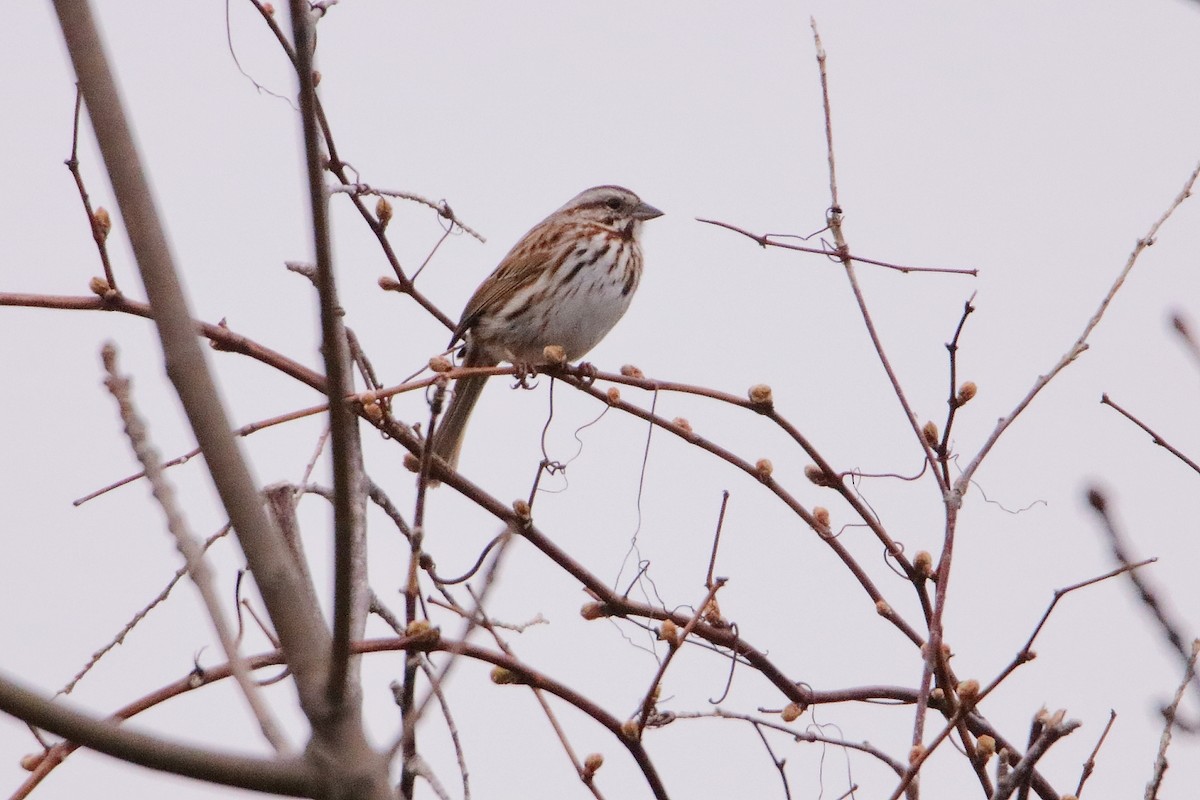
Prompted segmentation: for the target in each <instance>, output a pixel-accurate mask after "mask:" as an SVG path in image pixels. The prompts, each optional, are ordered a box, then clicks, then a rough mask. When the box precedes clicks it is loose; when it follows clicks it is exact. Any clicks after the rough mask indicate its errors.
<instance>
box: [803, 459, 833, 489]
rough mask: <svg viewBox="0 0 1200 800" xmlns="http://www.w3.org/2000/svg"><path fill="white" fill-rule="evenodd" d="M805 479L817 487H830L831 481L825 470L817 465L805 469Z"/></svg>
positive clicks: (810, 465)
mask: <svg viewBox="0 0 1200 800" xmlns="http://www.w3.org/2000/svg"><path fill="white" fill-rule="evenodd" d="M804 477H806V478H808V479H809V481H811V482H812V483H814V484H816V485H817V486H829V479H828V478H827V477H826V475H825V470H823V469H821V468H820V467H818V466H817V465H816V464H809V465H808V466H807V467H805V468H804Z"/></svg>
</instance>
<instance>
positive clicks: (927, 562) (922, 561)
mask: <svg viewBox="0 0 1200 800" xmlns="http://www.w3.org/2000/svg"><path fill="white" fill-rule="evenodd" d="M913 569H915V570H916V571H917V574H918V575H920V576H921V577H922V578H932V577H933V556H931V555H930V554H929V551H928V550H920V551H918V552H917V556H916V558H914V559H913Z"/></svg>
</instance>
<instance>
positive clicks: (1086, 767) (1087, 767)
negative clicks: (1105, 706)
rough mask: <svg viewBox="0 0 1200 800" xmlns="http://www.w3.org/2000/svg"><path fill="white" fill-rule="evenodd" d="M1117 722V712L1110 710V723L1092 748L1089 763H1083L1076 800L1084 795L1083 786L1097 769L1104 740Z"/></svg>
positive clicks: (1076, 789)
mask: <svg viewBox="0 0 1200 800" xmlns="http://www.w3.org/2000/svg"><path fill="white" fill-rule="evenodd" d="M1116 721H1117V712H1116V711H1114V710H1112V709H1109V711H1108V722H1107V723H1106V724H1105V725H1104V730H1103V731H1101V732H1100V738H1099V739H1097V740H1096V746H1095V747H1093V748H1092V752H1091V753H1089V754H1088V757H1087V761H1085V762H1083V772H1082V773H1080V775H1079V784H1078V785H1077V786H1076V787H1075V798H1076V800H1078V799H1079V797H1080V796H1081V795H1082V794H1083V785H1084V784H1085V783H1087V779H1088V778H1090V777H1091V776H1092V772H1093V771H1095V769H1096V756H1097V755H1099V753H1100V748H1101V747H1103V746H1104V740H1105V739H1107V738H1108V732H1109V731H1111V730H1112V727H1113V723H1114V722H1116Z"/></svg>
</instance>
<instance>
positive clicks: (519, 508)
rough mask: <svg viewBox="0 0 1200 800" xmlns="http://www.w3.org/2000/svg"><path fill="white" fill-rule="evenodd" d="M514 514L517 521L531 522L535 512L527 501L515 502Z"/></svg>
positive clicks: (513, 506) (513, 505)
mask: <svg viewBox="0 0 1200 800" xmlns="http://www.w3.org/2000/svg"><path fill="white" fill-rule="evenodd" d="M512 510H513V513H514V514H516V515H517V519H519V520H521V521H522V522H529V520H530V519H531V515H532V513H533V510H532V509H531V508H530V507H529V503H528V502H526V501H525V500H513V504H512Z"/></svg>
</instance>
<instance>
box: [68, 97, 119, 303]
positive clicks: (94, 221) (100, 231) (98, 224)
mask: <svg viewBox="0 0 1200 800" xmlns="http://www.w3.org/2000/svg"><path fill="white" fill-rule="evenodd" d="M82 106H83V92H82V90H80V88H79V84H76V85H75V121H74V124H73V125H72V126H71V155H70V157H69V158H68V159H67V160H66V162H65V163H66V165H67V169H68V170H70V172H71V177H72V178H74V179H75V188H76V189H77V190H78V191H79V199H80V200H81V201H83V211H84V213H85V214H87V218H88V228H89V229H90V230H91V232H92V241H94V242H95V243H96V250H97V251H99V253H100V263H101V265H103V267H104V280H105V281H106V282H107V284H108V286H107V287H106V290H107V291H106V292H105V294H106V295H107V294H108V293H109V292H112V293H119V292H120V289H118V288H117V279H116V276H115V275H113V268H112V260H111V259H110V258H109V257H108V233H109V231H110V230H111V229H112V219H111V218H109V217H108V212H107V211H105V212H104V215H103V216H101V215H100V214H98V211H99V210H100V209H97V210H95V211H93V210H92V201H91V198H90V197H89V196H88V191H87V187H86V186H85V185H84V183H83V173H82V172H80V170H79V116H80V115H79V112H80V109H81V108H82Z"/></svg>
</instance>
